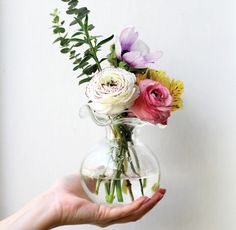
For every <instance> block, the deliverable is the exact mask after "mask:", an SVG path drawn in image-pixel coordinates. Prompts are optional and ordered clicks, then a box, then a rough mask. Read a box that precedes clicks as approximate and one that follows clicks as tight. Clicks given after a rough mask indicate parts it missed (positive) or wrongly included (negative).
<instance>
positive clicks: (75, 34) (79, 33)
mask: <svg viewBox="0 0 236 230" xmlns="http://www.w3.org/2000/svg"><path fill="white" fill-rule="evenodd" d="M81 34H83V33H82V32H76V33H74V34H73V35H72V38H73V37H76V36H78V35H81Z"/></svg>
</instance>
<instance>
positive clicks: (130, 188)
mask: <svg viewBox="0 0 236 230" xmlns="http://www.w3.org/2000/svg"><path fill="white" fill-rule="evenodd" d="M127 188H128V191H129V194H130V198H131V200H132V201H134V194H133V191H132V184H131V182H130V180H127Z"/></svg>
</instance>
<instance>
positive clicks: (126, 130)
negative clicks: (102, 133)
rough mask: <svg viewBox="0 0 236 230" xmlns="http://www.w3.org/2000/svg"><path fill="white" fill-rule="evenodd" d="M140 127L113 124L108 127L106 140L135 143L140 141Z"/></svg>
mask: <svg viewBox="0 0 236 230" xmlns="http://www.w3.org/2000/svg"><path fill="white" fill-rule="evenodd" d="M139 131H140V127H138V126H135V125H127V124H111V125H109V126H107V127H106V138H107V139H108V140H110V141H116V142H119V141H126V142H130V143H134V142H137V141H138V134H139Z"/></svg>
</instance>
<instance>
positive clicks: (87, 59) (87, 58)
mask: <svg viewBox="0 0 236 230" xmlns="http://www.w3.org/2000/svg"><path fill="white" fill-rule="evenodd" d="M91 58H92V56H91V55H88V56H85V57H84V58H83V59H82V61H81V62H80V65H83V64H84V62H87V61H89V60H90V59H91Z"/></svg>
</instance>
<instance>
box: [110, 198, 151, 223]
mask: <svg viewBox="0 0 236 230" xmlns="http://www.w3.org/2000/svg"><path fill="white" fill-rule="evenodd" d="M148 199H149V198H148V197H140V198H139V199H137V200H136V201H134V202H133V203H131V204H128V205H125V206H120V207H115V208H112V209H111V210H110V212H109V219H110V220H115V219H119V218H124V217H127V216H129V215H130V213H132V212H135V211H137V210H139V208H140V207H141V206H142V205H143V203H144V202H146V201H147V200H148Z"/></svg>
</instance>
